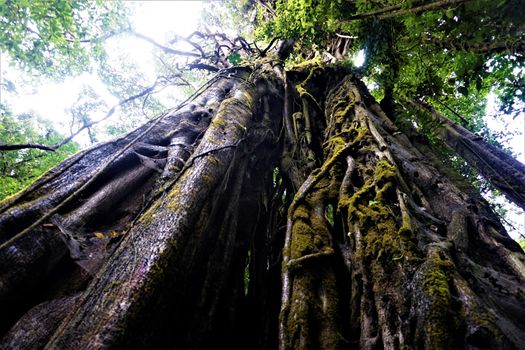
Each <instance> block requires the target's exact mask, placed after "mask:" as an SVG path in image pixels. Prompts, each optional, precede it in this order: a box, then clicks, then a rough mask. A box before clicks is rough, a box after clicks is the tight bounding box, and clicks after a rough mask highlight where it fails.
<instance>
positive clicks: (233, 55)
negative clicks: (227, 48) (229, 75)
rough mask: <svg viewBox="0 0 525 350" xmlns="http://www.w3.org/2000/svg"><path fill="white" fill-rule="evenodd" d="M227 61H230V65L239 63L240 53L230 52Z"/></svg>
mask: <svg viewBox="0 0 525 350" xmlns="http://www.w3.org/2000/svg"><path fill="white" fill-rule="evenodd" d="M228 62H230V63H231V64H232V65H234V66H236V65H238V64H239V63H241V55H239V53H238V52H237V51H234V52H232V53H231V54H230V55H229V56H228Z"/></svg>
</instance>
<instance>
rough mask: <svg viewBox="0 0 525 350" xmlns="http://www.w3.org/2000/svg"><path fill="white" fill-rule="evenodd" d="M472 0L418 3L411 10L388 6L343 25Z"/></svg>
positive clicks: (358, 15) (357, 16)
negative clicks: (357, 20) (358, 20)
mask: <svg viewBox="0 0 525 350" xmlns="http://www.w3.org/2000/svg"><path fill="white" fill-rule="evenodd" d="M470 1H472V0H437V1H433V2H424V3H417V4H415V5H414V6H412V7H411V8H407V9H403V8H402V5H401V4H397V5H392V6H386V7H383V8H381V9H377V10H373V11H370V12H366V13H360V14H357V15H354V16H352V17H350V18H349V19H348V20H347V21H343V22H342V23H349V22H350V21H353V20H356V19H363V18H369V17H377V18H380V19H385V18H391V17H397V16H404V15H407V14H416V13H419V12H423V11H429V10H436V9H440V8H445V7H450V6H453V5H460V4H462V3H466V2H470Z"/></svg>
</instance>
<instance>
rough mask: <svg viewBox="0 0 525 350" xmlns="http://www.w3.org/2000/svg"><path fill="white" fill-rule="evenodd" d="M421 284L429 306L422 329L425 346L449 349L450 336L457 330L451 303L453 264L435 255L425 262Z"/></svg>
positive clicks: (456, 320)
mask: <svg viewBox="0 0 525 350" xmlns="http://www.w3.org/2000/svg"><path fill="white" fill-rule="evenodd" d="M426 265H427V266H426V267H425V269H424V271H423V275H422V279H421V283H422V286H423V291H424V293H425V295H426V297H427V298H428V301H429V303H430V304H429V306H428V308H429V309H428V312H427V315H426V317H425V322H424V329H425V335H426V340H425V343H426V346H427V347H429V348H432V349H449V348H451V346H453V343H454V341H453V339H451V337H450V335H451V334H453V332H454V330H455V329H456V328H457V327H456V326H457V323H458V319H457V315H456V314H455V312H454V310H453V307H452V302H451V297H452V295H451V291H450V283H451V277H450V276H451V271H452V269H453V267H454V264H453V263H452V262H451V261H449V260H447V259H442V258H440V257H439V256H438V255H437V253H436V254H435V256H433V257H432V258H431V259H429V260H428V261H427V262H426Z"/></svg>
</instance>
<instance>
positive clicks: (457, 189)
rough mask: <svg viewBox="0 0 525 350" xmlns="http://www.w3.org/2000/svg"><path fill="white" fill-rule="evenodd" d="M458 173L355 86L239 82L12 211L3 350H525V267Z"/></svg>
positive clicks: (66, 171)
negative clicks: (455, 177) (453, 175)
mask: <svg viewBox="0 0 525 350" xmlns="http://www.w3.org/2000/svg"><path fill="white" fill-rule="evenodd" d="M284 80H286V82H284ZM283 111H284V115H283ZM445 173H446V172H445V169H442V162H441V161H440V160H439V159H438V158H437V156H436V155H435V154H434V152H433V150H432V148H431V146H430V145H429V144H428V143H426V142H425V140H424V138H422V137H421V136H420V135H416V134H415V133H410V132H408V133H407V134H403V133H401V132H400V131H399V130H398V129H397V128H396V127H395V125H393V123H392V122H391V120H390V119H389V118H387V117H386V115H385V114H384V113H383V112H382V110H381V107H380V106H379V105H378V104H377V103H376V102H375V101H374V100H373V98H372V97H371V96H370V95H369V94H368V92H367V91H366V88H365V87H364V86H363V84H362V83H360V82H359V81H358V80H356V79H353V78H352V77H351V75H349V73H348V72H346V71H344V70H343V69H339V68H337V67H336V68H326V67H317V66H315V67H308V68H307V69H305V70H303V71H301V70H298V71H294V72H287V74H286V78H285V77H284V76H283V74H282V68H279V67H278V66H277V67H270V66H269V65H261V66H260V67H257V68H256V69H253V70H252V69H247V68H246V69H232V70H229V71H225V72H223V73H220V74H219V75H218V76H217V77H216V78H214V79H212V80H211V81H210V82H209V83H208V84H207V85H206V86H205V88H204V89H202V90H201V92H200V93H199V94H197V95H196V96H194V98H193V99H191V100H189V101H188V102H187V103H186V104H185V105H184V106H182V107H180V108H178V109H173V110H171V111H168V112H167V113H165V114H164V115H162V116H160V117H159V118H157V119H155V120H153V121H151V122H150V123H148V124H147V125H144V126H143V127H141V128H139V129H137V130H135V131H134V132H132V133H130V134H129V135H127V136H125V137H123V138H120V139H117V140H115V141H112V142H109V143H105V144H101V145H98V146H95V147H93V148H91V149H88V150H86V151H83V152H81V153H79V154H78V155H76V156H74V157H73V158H71V159H69V160H67V161H66V162H64V163H63V164H61V165H60V166H58V167H57V168H55V169H53V170H52V171H50V172H49V173H47V174H46V175H44V176H43V177H42V178H41V179H39V180H38V181H37V182H36V183H35V184H34V185H32V186H31V187H29V188H28V189H27V190H25V191H23V192H21V193H20V194H18V195H16V196H14V197H12V198H10V199H8V200H7V201H4V202H2V203H0V239H1V242H2V245H1V246H0V267H1V268H0V309H1V310H2V318H1V324H0V327H1V329H0V331H1V332H2V334H3V339H2V340H1V341H0V348H13V347H15V348H20V349H24V348H25V349H33V348H45V349H79V348H89V349H92V348H93V349H98V348H117V349H118V348H126V349H128V348H130V349H133V348H141V349H143V348H176V349H188V348H191V349H207V348H211V347H222V346H228V347H232V346H233V347H244V348H256V349H275V348H277V347H279V348H281V349H307V348H311V349H339V348H364V349H380V348H385V349H401V348H432V349H439V348H442V349H451V348H470V349H476V348H481V347H486V348H492V349H501V348H508V349H512V348H519V346H520V344H523V343H525V329H524V327H523V324H522V322H521V320H522V318H523V315H524V312H525V299H524V298H525V290H524V287H523V286H524V283H523V282H524V279H525V276H524V274H525V268H524V261H525V260H524V259H525V258H524V254H523V252H522V251H521V249H520V248H519V247H518V246H517V244H516V243H515V242H513V241H512V240H511V239H510V238H509V237H508V236H507V234H506V233H505V231H504V229H503V227H502V226H501V224H500V223H499V222H498V220H497V218H496V217H494V215H493V213H492V212H491V211H490V209H489V207H488V205H487V204H486V203H485V202H484V201H483V199H482V198H481V197H480V196H479V194H477V193H476V191H475V190H473V189H472V190H468V191H465V186H464V185H461V186H460V185H458V184H457V183H455V182H454V181H452V180H450V179H449V178H448V177H446V176H444V175H443V174H445ZM4 310H5V311H4ZM46 315H48V316H46ZM42 320H45V322H44V323H42ZM36 325H38V326H36Z"/></svg>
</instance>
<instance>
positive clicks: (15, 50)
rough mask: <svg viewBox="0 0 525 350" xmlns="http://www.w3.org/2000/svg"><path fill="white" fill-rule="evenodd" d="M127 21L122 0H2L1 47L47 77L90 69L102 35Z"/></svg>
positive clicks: (21, 64) (99, 50) (21, 63)
mask: <svg viewBox="0 0 525 350" xmlns="http://www.w3.org/2000/svg"><path fill="white" fill-rule="evenodd" d="M126 25H127V24H126V16H125V8H124V6H123V5H122V2H121V1H102V0H97V1H86V0H51V1H49V0H0V32H2V39H0V49H2V50H3V51H4V50H5V52H7V53H9V54H10V55H11V56H12V57H13V58H14V61H15V62H16V63H17V64H18V65H19V66H20V67H22V68H25V69H26V70H36V71H38V72H40V73H43V74H45V75H48V76H55V77H56V76H61V75H64V74H70V73H72V72H78V71H84V70H86V69H88V68H89V67H90V61H91V58H93V57H100V56H101V55H103V52H104V48H103V46H102V43H103V40H104V38H105V37H107V36H108V35H111V34H112V33H116V32H118V31H120V30H121V29H122V28H124V27H125V26H126Z"/></svg>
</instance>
